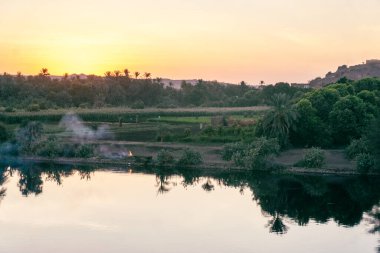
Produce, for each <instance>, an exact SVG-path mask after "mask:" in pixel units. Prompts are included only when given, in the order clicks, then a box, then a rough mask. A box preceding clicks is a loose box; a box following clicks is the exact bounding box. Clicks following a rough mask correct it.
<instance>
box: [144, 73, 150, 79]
mask: <svg viewBox="0 0 380 253" xmlns="http://www.w3.org/2000/svg"><path fill="white" fill-rule="evenodd" d="M151 75H152V74H151V73H149V72H145V73H144V77H145V79H149V78H150V76H151Z"/></svg>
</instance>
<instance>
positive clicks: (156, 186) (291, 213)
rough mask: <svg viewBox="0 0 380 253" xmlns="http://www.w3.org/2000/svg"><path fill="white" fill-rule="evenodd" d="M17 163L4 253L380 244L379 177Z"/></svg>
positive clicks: (1, 218) (6, 194) (5, 175)
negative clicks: (284, 174)
mask: <svg viewBox="0 0 380 253" xmlns="http://www.w3.org/2000/svg"><path fill="white" fill-rule="evenodd" d="M13 167H14V168H13V169H10V168H7V166H6V167H4V168H5V169H4V171H3V172H2V176H1V178H0V179H1V180H0V184H1V195H2V200H1V203H0V252H4V253H24V252H34V253H51V252H54V253H61V252H62V253H68V252H95V253H96V252H105V253H113V252H115V253H116V252H149V253H150V252H218V253H219V252H259V253H260V252H292V253H293V252H294V253H295V252H300V253H301V252H302V253H304V252H346V253H347V252H353V253H354V252H355V253H357V252H377V249H376V248H377V246H378V244H379V241H378V239H379V237H378V235H377V234H376V233H371V232H376V230H377V231H379V220H378V219H376V217H379V211H378V209H376V208H377V205H378V204H379V200H380V181H379V180H378V179H368V178H351V177H306V176H273V175H272V176H271V175H252V174H241V173H240V174H237V173H223V174H220V173H215V172H214V173H211V172H208V174H207V173H205V172H196V171H188V170H185V171H182V172H178V171H167V170H153V169H152V170H143V171H141V170H133V171H131V170H129V169H108V168H100V169H99V168H96V169H95V168H90V167H82V168H74V167H73V166H57V165H44V166H42V165H25V166H13ZM6 168H7V169H6ZM373 230H375V231H373Z"/></svg>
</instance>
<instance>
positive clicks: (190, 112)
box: [0, 106, 269, 124]
mask: <svg viewBox="0 0 380 253" xmlns="http://www.w3.org/2000/svg"><path fill="white" fill-rule="evenodd" d="M268 109H269V107H266V106H255V107H223V108H219V107H197V108H173V109H158V108H147V109H130V108H125V107H113V108H101V109H82V108H71V109H59V110H44V111H38V112H25V111H17V112H13V113H4V112H3V113H0V121H1V122H4V123H8V124H16V123H21V122H23V121H42V122H59V121H60V120H61V118H62V116H64V115H65V114H67V113H76V114H78V115H79V116H80V117H81V118H82V119H83V120H84V121H91V122H118V121H119V120H120V119H121V120H122V121H123V122H136V121H145V120H147V119H154V118H158V117H160V118H163V117H175V118H176V117H189V119H188V120H191V119H190V118H192V117H198V119H199V118H200V117H205V116H217V115H255V114H262V113H263V112H264V111H266V110H268ZM200 120H202V119H200ZM181 122H184V121H181ZM194 123H206V122H199V121H195V122H194Z"/></svg>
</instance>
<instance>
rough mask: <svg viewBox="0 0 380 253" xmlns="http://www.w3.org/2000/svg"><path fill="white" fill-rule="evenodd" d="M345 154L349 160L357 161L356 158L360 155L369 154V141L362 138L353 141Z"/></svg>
mask: <svg viewBox="0 0 380 253" xmlns="http://www.w3.org/2000/svg"><path fill="white" fill-rule="evenodd" d="M345 152H346V156H347V157H348V158H349V159H355V157H356V156H357V155H359V154H364V153H369V148H368V140H367V139H365V138H360V139H358V140H353V141H351V143H350V145H348V146H347V148H346V150H345Z"/></svg>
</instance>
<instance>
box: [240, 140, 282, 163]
mask: <svg viewBox="0 0 380 253" xmlns="http://www.w3.org/2000/svg"><path fill="white" fill-rule="evenodd" d="M279 151H280V145H279V143H278V140H277V139H276V138H272V139H267V138H265V137H261V138H258V139H256V140H255V141H253V142H252V143H251V144H249V145H247V146H246V147H244V148H242V150H239V147H238V149H237V150H236V151H235V152H234V153H233V155H232V160H233V161H234V163H235V164H236V165H237V166H240V167H244V168H247V169H260V168H264V167H265V166H266V162H267V158H268V157H269V156H270V155H274V154H278V152H279Z"/></svg>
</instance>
